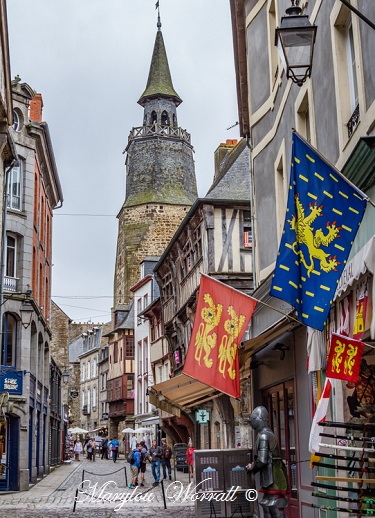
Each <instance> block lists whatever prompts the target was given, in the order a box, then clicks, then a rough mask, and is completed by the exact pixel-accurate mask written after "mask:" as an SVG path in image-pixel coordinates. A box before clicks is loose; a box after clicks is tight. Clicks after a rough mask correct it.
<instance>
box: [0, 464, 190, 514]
mask: <svg viewBox="0 0 375 518" xmlns="http://www.w3.org/2000/svg"><path fill="white" fill-rule="evenodd" d="M125 471H126V475H127V481H128V483H126V480H125ZM161 475H162V474H161ZM82 480H84V481H85V482H84V483H83V485H82ZM153 482H154V479H153V477H152V474H151V465H150V464H147V469H146V476H145V487H137V488H136V489H129V488H128V484H129V483H130V465H129V464H128V463H127V462H126V461H125V460H124V459H123V458H120V459H118V460H117V462H116V463H114V462H113V461H111V460H105V459H104V460H101V459H100V458H97V459H96V461H95V462H90V461H89V460H87V459H83V460H81V462H77V461H72V462H71V463H70V464H63V465H61V466H59V467H57V468H56V469H55V470H54V471H53V472H52V473H51V474H49V475H47V476H46V477H44V478H43V479H42V480H41V481H40V482H38V483H37V484H36V485H35V486H33V487H32V488H31V489H30V490H29V491H22V492H12V493H0V517H1V518H36V517H38V518H52V517H53V518H67V517H71V518H73V517H74V518H91V517H98V518H114V517H121V516H126V517H127V518H128V517H129V518H133V517H137V518H140V517H153V518H155V516H160V515H161V514H162V515H163V517H172V516H173V517H174V518H175V517H176V514H177V513H178V518H194V517H195V509H194V505H195V504H194V502H193V501H192V499H191V498H189V497H186V495H187V491H188V485H189V476H188V474H187V473H182V472H181V471H177V472H174V470H173V468H172V482H171V481H169V480H165V481H163V485H162V484H159V486H157V487H153V486H152V484H153ZM162 486H163V487H164V491H165V500H166V506H167V509H165V508H164V499H163V492H162ZM193 486H194V483H193V482H192V484H191V488H192V487H193ZM78 489H80V490H81V492H78V496H77V502H76V506H75V511H74V504H75V497H76V495H77V490H78ZM83 489H84V491H85V492H84V491H83ZM179 495H180V497H179V498H178V496H179ZM185 497H186V498H185ZM115 499H116V500H115Z"/></svg>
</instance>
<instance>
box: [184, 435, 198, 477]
mask: <svg viewBox="0 0 375 518" xmlns="http://www.w3.org/2000/svg"><path fill="white" fill-rule="evenodd" d="M195 450H196V448H193V443H192V442H191V441H189V444H188V449H187V450H186V461H185V463H186V464H187V465H188V467H189V473H190V475H192V474H193V464H194V452H195Z"/></svg>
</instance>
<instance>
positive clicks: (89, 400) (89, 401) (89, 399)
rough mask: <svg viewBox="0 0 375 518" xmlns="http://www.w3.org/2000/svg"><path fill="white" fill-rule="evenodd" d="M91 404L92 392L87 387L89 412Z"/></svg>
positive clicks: (88, 411)
mask: <svg viewBox="0 0 375 518" xmlns="http://www.w3.org/2000/svg"><path fill="white" fill-rule="evenodd" d="M90 405H91V393H90V389H87V413H88V414H89V413H90Z"/></svg>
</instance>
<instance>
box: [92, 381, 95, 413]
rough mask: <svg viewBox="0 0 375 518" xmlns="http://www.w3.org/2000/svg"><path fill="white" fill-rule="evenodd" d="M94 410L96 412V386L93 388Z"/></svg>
mask: <svg viewBox="0 0 375 518" xmlns="http://www.w3.org/2000/svg"><path fill="white" fill-rule="evenodd" d="M92 409H93V411H94V412H95V411H96V386H94V387H92Z"/></svg>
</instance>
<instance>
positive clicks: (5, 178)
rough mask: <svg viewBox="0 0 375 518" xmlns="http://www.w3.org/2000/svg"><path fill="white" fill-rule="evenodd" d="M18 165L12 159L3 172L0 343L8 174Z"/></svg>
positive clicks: (0, 339) (0, 336) (0, 338)
mask: <svg viewBox="0 0 375 518" xmlns="http://www.w3.org/2000/svg"><path fill="white" fill-rule="evenodd" d="M17 165H18V160H17V159H14V160H13V161H12V163H11V164H10V166H9V167H8V169H6V170H5V172H4V185H3V189H4V196H3V232H2V235H1V272H0V274H1V279H0V343H2V337H3V305H4V303H5V302H4V277H5V250H6V239H7V225H6V222H7V206H8V174H9V173H10V171H11V170H12V169H13V167H15V166H17Z"/></svg>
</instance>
